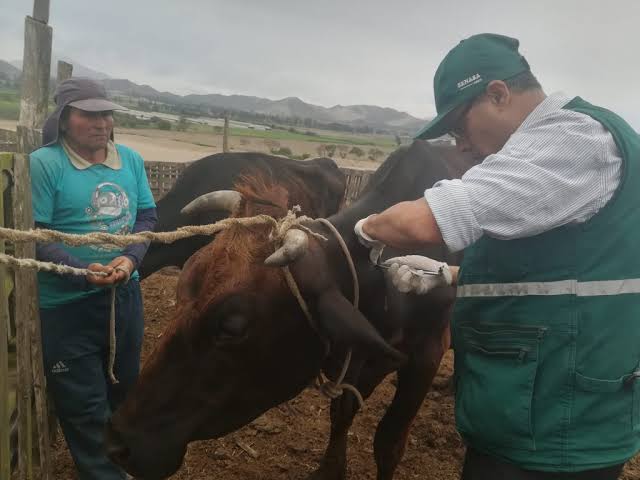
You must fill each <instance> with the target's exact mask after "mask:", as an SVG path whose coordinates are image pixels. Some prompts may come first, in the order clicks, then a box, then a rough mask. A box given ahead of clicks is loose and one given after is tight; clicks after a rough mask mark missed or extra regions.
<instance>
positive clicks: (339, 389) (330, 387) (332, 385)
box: [282, 218, 364, 408]
mask: <svg viewBox="0 0 640 480" xmlns="http://www.w3.org/2000/svg"><path fill="white" fill-rule="evenodd" d="M318 221H319V222H321V223H322V224H324V225H326V226H327V227H328V228H329V231H331V233H332V234H333V235H334V237H335V238H336V240H337V241H338V244H339V245H340V248H341V249H342V252H343V253H344V256H345V258H346V259H347V264H348V265H349V271H350V272H351V278H352V280H353V306H354V307H355V308H356V309H357V308H358V304H359V301H360V284H359V282H358V274H357V272H356V267H355V265H354V263H353V259H352V258H351V253H350V252H349V249H348V248H347V245H346V243H344V239H343V238H342V235H340V232H338V230H337V229H336V227H334V226H333V224H332V223H331V222H329V220H327V219H325V218H319V219H318ZM296 228H299V227H297V226H296ZM305 231H307V232H308V231H309V229H306V230H305ZM315 235H316V236H318V235H317V234H315ZM320 237H322V236H320ZM322 238H324V237H322ZM325 240H326V239H325ZM282 270H283V272H284V277H285V280H286V281H287V285H288V286H289V289H290V290H291V293H293V296H294V297H296V299H297V300H298V304H299V305H300V308H301V309H302V311H303V312H304V315H305V316H306V317H307V320H308V321H309V324H310V325H311V327H312V328H313V329H314V330H315V331H316V333H318V335H319V336H320V338H321V339H322V340H323V341H325V340H324V336H323V335H322V334H321V333H320V329H319V327H318V325H317V323H316V321H315V319H314V318H313V316H312V315H311V311H310V310H309V307H308V305H307V302H306V301H305V299H304V298H303V297H302V293H301V292H300V289H299V288H298V284H297V283H296V280H295V278H293V275H292V274H291V271H290V270H289V267H287V266H284V267H282ZM325 347H326V348H327V350H328V345H327V342H326V341H325ZM351 354H352V350H351V349H349V350H348V351H347V355H346V357H345V360H344V363H343V364H342V369H341V371H340V375H339V376H338V378H337V379H336V381H335V382H334V381H332V380H329V379H328V378H327V377H326V376H325V375H324V373H323V372H322V370H321V371H320V372H319V373H318V378H317V379H316V382H317V387H318V390H319V391H320V392H321V393H322V394H323V395H325V396H326V397H328V398H330V399H332V400H333V399H336V398H338V397H339V396H341V395H342V394H343V393H344V391H345V390H348V391H350V392H351V393H353V394H354V395H355V397H356V400H357V401H358V406H359V407H360V408H362V407H363V406H364V399H363V398H362V395H361V394H360V392H359V391H358V389H357V388H356V387H354V386H353V385H351V384H348V383H344V378H345V376H346V375H347V371H348V370H349V365H350V363H351Z"/></svg>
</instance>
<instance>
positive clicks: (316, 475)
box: [309, 355, 389, 480]
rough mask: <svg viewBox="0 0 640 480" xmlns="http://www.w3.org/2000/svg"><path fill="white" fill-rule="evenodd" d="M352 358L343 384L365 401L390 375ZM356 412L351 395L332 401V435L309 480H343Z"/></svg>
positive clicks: (356, 406) (345, 474) (345, 473)
mask: <svg viewBox="0 0 640 480" xmlns="http://www.w3.org/2000/svg"><path fill="white" fill-rule="evenodd" d="M362 365H363V362H362V361H361V360H360V359H357V358H356V356H355V355H354V357H353V359H352V361H351V367H350V368H349V372H348V374H347V377H346V378H345V380H344V381H345V382H346V383H350V384H352V385H356V386H357V388H358V391H359V392H360V394H361V395H362V397H363V398H364V399H366V398H368V397H369V395H371V393H372V392H373V390H374V389H375V387H376V386H377V385H378V384H379V383H380V382H381V381H382V379H383V378H384V377H385V376H386V375H387V374H388V373H389V370H388V368H387V369H384V367H382V368H377V367H376V366H373V367H372V365H370V364H369V363H367V364H366V366H365V368H362ZM357 411H358V401H357V400H356V398H355V396H354V395H353V394H352V393H351V392H348V391H347V392H345V393H344V395H342V396H340V397H338V398H336V399H335V400H333V401H332V402H331V409H330V412H331V433H330V436H329V444H328V445H327V448H326V450H325V453H324V456H323V458H322V460H321V461H320V466H319V467H318V469H317V470H316V471H315V472H313V474H311V476H310V477H309V480H344V479H345V478H346V476H347V434H348V433H349V428H350V427H351V424H352V423H353V419H354V417H355V414H356V413H357Z"/></svg>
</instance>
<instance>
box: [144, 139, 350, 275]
mask: <svg viewBox="0 0 640 480" xmlns="http://www.w3.org/2000/svg"><path fill="white" fill-rule="evenodd" d="M251 175H253V176H259V177H262V178H267V179H271V181H272V182H275V183H277V184H279V185H281V186H282V187H283V188H284V189H285V191H286V192H287V196H288V198H287V199H286V202H287V204H288V205H289V206H293V205H297V204H299V205H300V206H301V207H302V211H303V212H304V213H305V215H309V216H328V215H332V214H334V213H335V212H337V211H338V208H339V207H340V205H341V203H342V200H343V197H344V189H345V179H344V175H343V173H342V172H341V171H340V169H339V168H338V165H336V163H335V162H334V161H333V160H331V159H330V158H314V159H311V160H307V161H303V162H301V161H297V160H291V159H288V158H283V157H277V156H274V155H267V154H264V153H253V152H232V153H218V154H215V155H209V156H208V157H204V158H201V159H200V160H197V161H195V162H193V163H192V164H191V165H189V166H188V167H187V168H186V169H185V170H184V172H183V173H182V175H180V178H178V180H177V181H176V183H175V185H174V186H173V188H172V189H171V190H170V191H169V192H167V194H166V195H165V196H164V197H162V198H161V199H160V200H159V201H158V202H157V205H158V207H157V211H158V223H157V225H156V228H155V231H156V232H167V231H173V230H176V229H177V228H179V227H182V226H185V225H204V224H207V223H215V222H217V221H219V220H222V219H223V218H225V217H226V216H227V215H228V212H227V211H226V209H224V208H204V209H203V208H196V209H191V211H190V212H189V213H188V214H186V215H185V214H184V213H182V210H183V208H184V207H185V206H186V205H187V204H189V203H190V202H192V201H193V200H194V199H196V198H198V197H200V196H202V195H205V194H207V193H209V192H213V191H219V190H229V189H232V188H233V185H234V184H235V183H236V182H237V181H238V180H239V179H240V178H241V177H242V176H251ZM210 241H211V238H210V237H207V236H195V237H191V238H185V239H182V240H178V241H177V242H174V243H171V244H163V243H152V244H151V245H150V246H149V250H148V252H147V254H146V255H145V257H144V259H143V261H142V264H141V265H140V267H139V268H138V272H139V273H140V277H141V278H145V277H147V276H149V275H151V274H152V273H154V272H156V271H157V270H160V269H161V268H163V267H166V266H169V265H176V266H178V267H182V266H183V265H184V262H186V261H187V259H188V258H189V257H190V256H191V255H193V254H194V253H195V252H196V251H197V250H198V249H200V248H202V247H204V246H205V245H206V244H207V243H209V242H210Z"/></svg>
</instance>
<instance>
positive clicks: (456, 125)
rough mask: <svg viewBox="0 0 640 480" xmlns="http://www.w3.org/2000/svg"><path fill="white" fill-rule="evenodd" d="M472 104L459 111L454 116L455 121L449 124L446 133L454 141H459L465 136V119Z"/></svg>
mask: <svg viewBox="0 0 640 480" xmlns="http://www.w3.org/2000/svg"><path fill="white" fill-rule="evenodd" d="M473 103H474V102H473V101H471V102H469V103H467V104H466V105H465V106H464V108H463V109H462V110H460V113H458V114H457V115H455V120H453V121H452V122H451V125H452V127H451V128H450V129H449V131H448V132H447V133H448V134H449V135H450V136H452V137H453V138H454V139H456V140H461V139H462V138H463V137H464V136H465V133H466V130H467V129H466V117H467V114H468V113H469V110H471V107H473Z"/></svg>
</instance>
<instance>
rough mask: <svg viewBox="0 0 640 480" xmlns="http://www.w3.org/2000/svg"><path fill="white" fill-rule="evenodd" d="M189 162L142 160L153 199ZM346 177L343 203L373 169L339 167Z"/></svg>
mask: <svg viewBox="0 0 640 480" xmlns="http://www.w3.org/2000/svg"><path fill="white" fill-rule="evenodd" d="M189 165H190V164H189V163H180V162H148V161H145V162H144V167H145V169H146V171H147V178H148V179H149V186H150V187H151V192H152V193H153V198H154V199H155V200H160V199H161V198H162V197H164V196H165V194H166V193H167V192H168V191H169V190H171V189H172V188H173V186H174V185H175V183H176V180H177V179H178V177H179V176H180V175H181V174H182V172H183V171H184V170H185V168H187V167H188V166H189ZM340 170H341V171H342V173H344V175H345V177H346V183H347V185H346V189H345V194H344V197H345V203H346V204H347V205H348V204H349V203H351V202H352V201H353V200H354V199H355V198H356V197H357V196H358V195H359V194H360V192H361V191H362V189H363V188H364V187H365V185H366V184H367V182H368V181H369V178H370V177H371V174H372V173H373V172H374V170H371V169H359V168H348V167H340Z"/></svg>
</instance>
